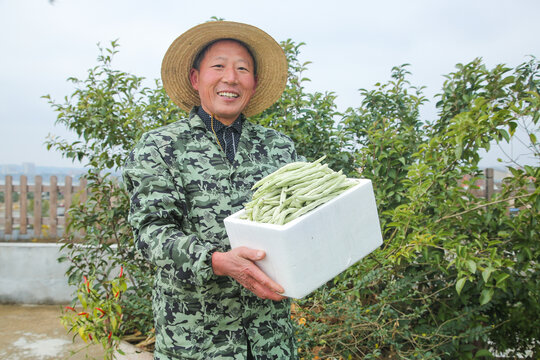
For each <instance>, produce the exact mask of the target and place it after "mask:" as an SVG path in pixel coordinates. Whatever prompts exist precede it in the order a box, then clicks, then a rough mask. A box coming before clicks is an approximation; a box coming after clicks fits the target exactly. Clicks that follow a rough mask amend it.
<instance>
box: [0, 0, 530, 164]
mask: <svg viewBox="0 0 540 360" xmlns="http://www.w3.org/2000/svg"><path fill="white" fill-rule="evenodd" d="M538 14H540V1H537V0H528V1H519V0H517V1H497V0H491V1H488V0H478V1H475V0H452V1H436V0H424V1H415V0H409V1H403V0H388V1H384V0H380V1H362V0H348V1H340V0H333V1H318V0H287V1H282V0H272V1H253V0H251V1H215V0H191V1H185V0H144V1H143V0H92V1H90V0H86V1H83V0H56V1H54V3H53V4H51V3H50V2H49V1H48V0H0V34H1V35H0V47H1V52H2V56H0V84H1V87H0V99H1V103H0V124H1V127H0V134H1V135H0V164H20V163H22V162H33V163H35V164H36V165H42V166H71V165H72V164H71V162H70V161H69V160H66V159H63V158H62V157H61V154H59V153H56V152H53V151H47V150H46V148H45V146H44V145H43V143H44V141H45V139H46V137H47V135H48V134H54V135H60V136H62V137H66V138H68V139H70V140H73V139H74V137H73V135H71V134H70V133H68V132H67V131H66V130H65V129H63V128H62V127H60V126H55V125H54V121H55V119H56V114H55V113H54V112H53V111H52V109H51V108H50V106H49V105H48V103H47V101H46V100H44V99H42V98H41V96H43V95H46V94H50V95H51V96H52V97H53V98H54V99H56V100H58V101H61V100H62V99H63V97H64V96H66V95H69V94H71V93H72V92H73V90H74V89H73V87H72V85H71V84H70V83H68V82H66V79H67V78H68V77H70V76H75V77H79V78H82V79H84V78H85V76H86V73H87V69H89V68H90V67H92V66H94V65H96V64H97V62H96V57H97V55H98V49H97V46H96V44H97V43H101V44H102V45H107V44H109V42H110V41H111V40H115V39H119V43H120V46H121V47H120V53H119V54H118V56H117V58H116V60H115V63H114V64H115V67H116V68H117V69H120V70H122V71H126V72H130V73H133V74H135V75H138V76H144V77H146V78H148V79H156V78H158V77H159V73H160V64H161V60H162V57H163V55H164V53H165V51H166V50H167V48H168V46H169V45H170V43H171V42H172V41H173V40H174V39H175V38H176V37H177V36H178V35H180V34H181V33H182V32H184V31H185V30H187V29H189V28H190V27H192V26H194V25H197V24H199V23H202V22H205V21H207V20H209V19H210V18H211V17H212V16H216V17H220V18H224V19H226V20H231V21H239V22H247V23H250V24H252V25H255V26H258V27H260V28H261V29H263V30H265V31H266V32H268V33H269V34H270V35H272V36H273V37H274V38H275V39H276V40H277V41H282V40H286V39H288V38H290V39H292V40H293V41H295V42H305V43H306V45H305V46H304V47H303V48H302V52H301V60H303V61H307V60H309V61H312V62H313V63H312V64H311V65H310V66H309V71H308V72H307V74H306V76H307V77H309V78H310V79H311V83H310V84H309V86H308V90H309V91H321V92H324V91H333V92H335V93H336V94H337V96H338V98H337V104H338V107H339V110H345V109H346V108H347V107H349V106H355V107H356V106H358V104H359V102H360V96H359V93H358V89H360V88H367V89H372V88H373V85H374V84H375V83H377V82H383V83H384V82H387V81H388V80H389V79H390V72H391V69H392V67H393V66H396V65H401V64H404V63H409V64H411V66H410V67H409V70H410V71H411V72H412V73H413V75H412V76H411V77H410V80H411V82H412V83H413V85H418V86H426V87H427V89H426V90H425V91H424V93H425V95H426V96H428V98H430V99H431V102H430V103H429V104H428V105H427V106H426V108H425V109H424V110H423V112H422V114H423V116H424V117H426V118H428V119H429V120H431V119H432V118H433V117H435V115H436V112H435V110H434V103H435V100H434V99H433V95H434V94H436V93H438V92H439V90H440V88H441V85H442V83H443V81H444V78H443V75H444V74H448V73H450V72H452V71H454V70H455V64H457V63H467V62H469V61H471V60H473V59H474V58H476V57H482V58H483V59H484V62H485V63H486V64H487V65H488V66H489V67H492V66H494V65H496V64H499V63H505V64H508V65H510V66H516V65H518V64H520V63H522V62H524V61H526V60H527V59H528V57H527V56H528V55H534V56H536V57H539V55H540V40H539V38H540V32H539V30H538V21H539V20H538ZM518 150H519V149H517V148H511V149H509V151H518ZM493 162H494V157H491V158H490V157H489V156H487V157H486V160H485V161H484V165H486V166H490V165H491V164H492V163H493Z"/></svg>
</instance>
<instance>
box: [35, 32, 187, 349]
mask: <svg viewBox="0 0 540 360" xmlns="http://www.w3.org/2000/svg"><path fill="white" fill-rule="evenodd" d="M99 50H100V55H99V57H98V65H97V66H96V67H94V68H92V69H90V70H89V71H88V76H87V78H86V79H85V80H79V79H76V78H70V79H69V81H70V82H72V83H73V84H74V87H75V89H76V90H75V91H74V92H73V93H72V94H71V96H70V97H66V98H65V101H64V103H56V102H55V101H53V100H51V99H50V97H49V96H46V98H47V99H49V103H50V104H51V106H52V108H53V109H54V110H55V111H56V112H58V117H57V121H56V122H57V124H61V125H63V126H65V127H66V128H67V129H69V130H71V131H73V132H74V133H75V134H76V135H77V136H78V139H79V140H77V141H74V142H68V141H66V140H63V139H61V138H59V137H50V138H49V139H48V141H47V147H48V148H49V149H54V150H57V151H60V152H61V153H62V154H63V155H64V156H65V157H66V158H69V159H73V160H78V161H82V162H85V163H86V168H87V169H88V170H87V174H86V178H87V180H88V189H87V191H88V200H87V201H86V202H85V203H81V204H79V203H78V202H74V205H73V207H72V208H70V210H69V217H70V222H69V224H68V227H67V231H66V233H67V234H68V235H66V238H65V239H63V240H64V242H65V245H64V246H63V250H64V254H65V255H63V256H62V257H61V258H60V259H59V260H60V261H67V262H68V263H69V267H68V270H67V273H66V275H67V277H68V282H69V284H70V285H77V286H78V285H79V284H81V283H83V279H84V284H85V286H82V287H79V290H78V292H77V297H76V298H75V299H74V302H73V304H72V306H71V307H70V308H67V309H66V311H65V314H64V317H63V321H64V323H65V324H66V326H67V327H68V328H70V329H71V330H72V331H74V332H78V333H79V335H80V336H81V337H82V338H83V339H84V340H85V341H90V342H92V341H94V342H97V343H101V344H102V345H103V346H104V348H106V349H107V352H106V357H108V358H110V357H111V356H112V350H113V348H114V346H113V345H114V344H116V343H117V342H118V340H119V339H120V337H123V336H124V335H125V334H132V333H135V332H140V333H142V335H141V336H142V338H143V339H144V338H145V337H146V336H148V335H150V334H151V329H152V327H153V323H152V322H153V320H152V309H151V289H152V286H153V284H152V276H151V275H152V272H153V269H152V268H151V267H150V265H149V264H148V263H147V262H146V261H145V260H144V259H142V258H141V257H140V256H139V255H138V254H137V252H136V251H135V247H134V243H133V236H132V232H131V228H130V227H129V225H128V223H127V214H128V211H129V198H128V195H127V193H126V192H125V190H124V189H123V187H122V186H120V184H119V181H118V178H117V177H116V176H114V174H115V172H117V171H118V170H120V168H121V167H122V165H123V163H124V161H125V159H126V157H127V155H128V153H129V151H130V150H131V148H132V147H133V146H134V144H135V141H136V140H137V139H138V138H139V137H140V136H141V135H142V134H143V133H144V132H145V131H147V130H149V129H153V128H156V127H159V126H162V125H165V124H168V123H170V122H173V121H175V120H176V119H177V118H178V117H181V116H183V112H182V111H181V110H180V109H178V108H177V107H176V106H175V105H174V104H172V102H171V101H170V100H169V98H168V97H167V95H166V94H165V92H164V91H163V89H162V87H161V84H160V83H159V82H157V81H156V82H155V84H154V87H152V88H150V87H146V86H143V78H140V77H137V76H135V75H131V74H128V73H125V72H122V71H119V70H115V69H113V68H112V64H111V62H112V59H113V57H114V55H115V54H116V53H117V52H118V44H117V42H116V41H113V42H112V43H111V46H110V48H105V49H103V48H101V47H100V48H99ZM120 269H122V270H121V271H122V272H123V274H124V275H123V276H125V277H127V279H129V281H128V282H127V283H126V284H127V285H126V287H122V286H120V285H119V284H116V283H115V282H114V281H113V280H114V279H116V277H117V275H118V273H119V271H120ZM90 284H91V285H92V286H90ZM123 294H125V295H123ZM122 295H123V296H122ZM75 306H78V307H82V309H81V311H77V312H74V311H72V310H71V308H74V307H75ZM120 319H121V321H120Z"/></svg>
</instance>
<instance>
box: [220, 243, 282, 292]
mask: <svg viewBox="0 0 540 360" xmlns="http://www.w3.org/2000/svg"><path fill="white" fill-rule="evenodd" d="M265 256H266V254H265V253H264V251H262V250H254V249H250V248H247V247H239V248H235V249H232V250H230V251H227V252H217V251H216V252H215V253H213V254H212V268H213V269H214V274H216V275H219V276H230V277H232V278H233V279H235V280H236V281H238V282H239V283H240V284H241V285H242V286H244V287H245V288H246V289H248V290H249V291H251V292H252V293H254V294H255V295H257V296H258V297H260V298H261V299H272V300H275V301H279V300H283V299H285V297H284V296H281V295H279V294H281V293H283V292H284V291H285V290H283V288H282V287H281V286H279V285H278V284H277V283H276V282H275V281H273V280H272V279H270V278H269V277H268V276H267V275H266V274H265V273H264V272H263V271H262V270H261V269H259V267H258V266H257V265H255V263H254V262H255V261H257V260H261V259H263V258H264V257H265Z"/></svg>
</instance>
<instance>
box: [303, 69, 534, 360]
mask: <svg viewBox="0 0 540 360" xmlns="http://www.w3.org/2000/svg"><path fill="white" fill-rule="evenodd" d="M457 69H458V70H457V71H456V72H455V73H452V74H450V75H448V76H447V81H446V82H445V84H444V86H443V92H442V94H440V95H439V96H440V101H439V102H438V104H437V106H438V109H439V119H438V120H437V121H436V122H434V123H433V124H425V125H424V127H423V128H422V127H421V126H420V125H421V123H420V121H419V119H418V111H417V106H418V105H419V104H421V102H422V98H421V97H420V96H418V93H417V94H416V95H411V92H410V89H409V88H408V87H407V86H405V84H407V82H405V81H403V80H404V77H403V76H404V75H405V72H404V68H403V67H401V68H396V69H394V71H393V76H392V77H393V79H394V80H392V81H391V82H390V83H389V84H386V85H379V86H378V88H377V89H376V90H373V91H370V92H367V91H362V95H363V97H364V99H363V101H362V105H361V106H360V107H359V108H358V109H353V110H349V111H348V117H346V118H345V123H346V125H347V129H348V130H350V131H351V132H352V133H353V134H354V135H355V137H356V138H357V139H360V141H362V139H367V141H366V142H365V143H363V146H362V147H361V148H360V149H358V151H356V152H355V154H356V155H357V159H362V160H360V161H361V163H359V164H358V166H361V167H363V169H364V170H363V172H362V176H364V177H368V178H371V179H372V180H373V182H374V184H375V189H376V196H377V202H378V204H379V211H380V214H381V220H382V221H381V223H382V224H381V225H382V230H383V233H384V245H383V246H382V248H381V249H380V250H379V251H376V252H374V253H373V254H372V255H371V256H369V257H368V258H367V259H364V260H363V261H362V262H360V263H359V264H357V265H355V266H354V267H352V268H350V269H349V270H347V271H346V272H345V273H344V274H342V275H341V276H339V277H338V278H337V279H336V281H335V282H334V284H333V286H329V287H328V288H326V289H324V290H322V291H319V292H317V293H316V294H314V295H313V296H311V297H310V298H309V299H306V300H302V301H301V302H300V307H298V313H299V314H298V315H297V316H299V317H300V318H301V319H303V320H302V321H301V324H302V326H301V327H303V328H304V331H303V332H300V334H301V335H303V337H301V340H302V342H301V343H302V344H303V345H302V347H301V350H302V352H304V353H311V354H315V355H317V356H319V357H320V358H323V357H337V358H339V357H343V358H354V359H369V358H382V359H401V358H406V359H473V358H490V357H492V356H493V353H496V352H499V353H503V352H505V351H508V353H507V356H508V358H514V357H515V356H517V354H522V355H523V354H528V355H527V356H529V358H537V357H538V356H539V353H540V344H539V335H540V333H539V330H538V329H540V326H539V325H540V323H539V322H538V319H539V318H540V317H539V314H540V308H539V306H538V300H539V297H540V296H539V295H540V294H539V289H540V287H539V285H540V284H539V279H540V277H539V265H538V260H539V255H540V248H539V235H538V234H539V233H540V225H539V221H538V218H539V217H538V213H539V210H540V198H539V196H538V195H539V190H538V181H539V175H540V168H539V167H538V166H527V165H524V166H519V165H518V164H517V163H516V162H514V163H513V166H511V167H508V170H509V171H510V172H511V173H512V176H511V177H508V178H506V179H505V181H504V182H503V185H502V190H501V192H500V193H498V194H496V195H495V196H494V197H493V198H491V199H489V200H488V199H484V198H478V197H476V196H474V195H473V193H472V192H471V191H469V190H468V189H467V187H468V188H473V187H474V186H475V185H474V181H475V180H476V179H477V177H480V176H481V172H480V169H478V161H479V155H478V153H479V150H481V149H489V146H490V144H491V142H492V141H497V142H501V141H502V142H504V141H509V140H510V139H511V138H512V137H513V136H514V134H515V130H516V128H517V126H518V123H522V124H523V125H524V127H525V128H527V129H529V131H528V137H529V138H528V139H524V140H526V141H528V142H529V144H530V145H529V147H530V149H531V153H532V154H533V156H534V157H535V158H536V159H538V157H539V156H540V153H539V151H538V149H539V147H538V145H539V144H538V141H537V138H536V133H537V132H538V117H539V110H540V108H539V106H540V96H539V92H538V90H539V85H540V82H539V76H538V73H539V72H538V71H539V69H540V64H539V63H538V62H537V61H536V60H535V59H532V60H531V61H530V62H527V63H524V64H522V65H520V66H518V67H516V68H515V69H510V68H507V67H505V66H502V65H501V66H496V67H495V68H494V69H492V70H488V69H486V67H485V66H484V65H482V63H481V61H480V60H479V59H477V60H475V61H473V62H471V63H469V64H466V65H461V64H458V66H457ZM396 129H399V130H396ZM522 140H523V139H522ZM381 165H382V166H381ZM465 175H473V179H472V180H470V181H468V182H463V179H464V176H465ZM511 207H514V208H518V209H519V212H518V213H517V215H513V214H512V213H511V212H510V211H509V208H511ZM306 319H307V320H306ZM526 350H530V351H531V353H526Z"/></svg>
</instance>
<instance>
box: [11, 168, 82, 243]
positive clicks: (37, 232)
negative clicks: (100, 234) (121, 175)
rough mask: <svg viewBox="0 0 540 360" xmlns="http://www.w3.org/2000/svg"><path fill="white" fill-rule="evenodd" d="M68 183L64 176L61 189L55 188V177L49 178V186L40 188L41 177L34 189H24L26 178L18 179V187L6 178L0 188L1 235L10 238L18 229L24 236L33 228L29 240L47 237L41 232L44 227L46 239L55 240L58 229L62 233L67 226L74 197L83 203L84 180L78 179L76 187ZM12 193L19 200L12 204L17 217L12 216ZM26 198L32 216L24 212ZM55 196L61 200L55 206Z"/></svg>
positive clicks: (36, 178)
mask: <svg viewBox="0 0 540 360" xmlns="http://www.w3.org/2000/svg"><path fill="white" fill-rule="evenodd" d="M72 182H73V180H72V178H71V177H70V176H66V178H65V183H64V185H58V184H57V177H56V176H54V175H53V176H51V177H50V184H48V185H46V184H43V181H42V177H41V176H39V175H38V176H36V177H35V181H34V185H28V179H27V177H26V176H25V175H21V177H20V181H19V184H18V185H14V184H13V177H12V176H10V175H7V176H6V178H5V185H0V192H3V193H4V216H3V217H0V226H1V227H3V228H4V234H5V235H11V234H13V230H14V227H16V226H17V225H18V228H19V234H20V235H26V234H27V233H28V228H29V226H31V227H33V237H35V238H42V237H49V236H47V235H45V234H44V233H43V231H42V225H46V226H47V227H48V229H47V233H48V234H50V237H53V238H56V237H57V233H58V226H59V225H60V226H62V227H63V228H64V231H65V228H66V224H67V222H68V220H67V218H66V214H67V210H68V209H69V207H70V206H71V205H72V202H73V200H74V195H75V194H78V198H79V201H80V202H85V201H86V197H87V193H86V179H84V178H81V179H80V181H79V185H78V186H73V184H72ZM14 193H18V195H19V200H18V201H17V202H16V203H18V204H19V206H18V207H19V216H14V205H15V204H16V203H15V202H14V201H13V200H14ZM29 194H33V196H32V197H33V201H32V204H33V214H32V215H30V214H29V212H28V199H29ZM44 194H45V197H44ZM47 194H48V196H47ZM59 195H60V196H61V197H62V198H63V201H62V202H61V203H59ZM47 197H48V202H49V215H48V216H47V217H43V216H42V212H43V201H44V198H47ZM59 205H60V206H63V207H64V212H63V213H62V214H58V208H59Z"/></svg>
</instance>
